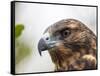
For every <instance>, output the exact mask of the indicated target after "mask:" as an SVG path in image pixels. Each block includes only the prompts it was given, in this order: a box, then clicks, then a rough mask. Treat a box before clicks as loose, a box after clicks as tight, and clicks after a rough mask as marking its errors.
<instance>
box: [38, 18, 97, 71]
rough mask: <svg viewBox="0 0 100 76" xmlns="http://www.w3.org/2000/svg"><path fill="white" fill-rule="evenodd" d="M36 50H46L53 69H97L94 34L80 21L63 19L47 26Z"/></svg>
mask: <svg viewBox="0 0 100 76" xmlns="http://www.w3.org/2000/svg"><path fill="white" fill-rule="evenodd" d="M38 50H39V53H40V55H41V52H42V51H48V52H49V54H50V57H51V59H52V62H53V63H54V64H55V70H54V71H77V70H93V69H97V55H96V54H97V51H96V35H95V34H94V33H93V32H92V31H91V30H90V29H89V28H88V27H87V26H86V25H85V24H84V23H82V22H81V21H79V20H76V19H63V20H60V21H58V22H56V23H54V24H53V25H51V26H49V27H48V28H47V29H46V30H45V32H44V34H43V37H42V38H41V39H40V40H39V43H38Z"/></svg>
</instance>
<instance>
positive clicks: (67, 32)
mask: <svg viewBox="0 0 100 76" xmlns="http://www.w3.org/2000/svg"><path fill="white" fill-rule="evenodd" d="M69 34H70V30H68V29H67V30H64V31H62V36H63V37H67V36H68V35H69Z"/></svg>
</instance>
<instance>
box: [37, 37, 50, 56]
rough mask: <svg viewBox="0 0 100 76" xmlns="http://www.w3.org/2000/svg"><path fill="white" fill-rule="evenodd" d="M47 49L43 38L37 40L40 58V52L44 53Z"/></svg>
mask: <svg viewBox="0 0 100 76" xmlns="http://www.w3.org/2000/svg"><path fill="white" fill-rule="evenodd" d="M47 49H48V48H47V44H46V42H45V41H44V39H43V38H41V39H40V40H39V43H38V51H39V54H40V56H41V55H42V54H41V52H42V51H45V50H47Z"/></svg>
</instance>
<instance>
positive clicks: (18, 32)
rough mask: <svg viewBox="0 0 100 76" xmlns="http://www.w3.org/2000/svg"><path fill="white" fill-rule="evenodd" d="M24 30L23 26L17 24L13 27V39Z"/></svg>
mask: <svg viewBox="0 0 100 76" xmlns="http://www.w3.org/2000/svg"><path fill="white" fill-rule="evenodd" d="M23 30H24V25H23V24H17V25H16V27H15V38H17V37H19V36H20V35H21V33H22V31H23Z"/></svg>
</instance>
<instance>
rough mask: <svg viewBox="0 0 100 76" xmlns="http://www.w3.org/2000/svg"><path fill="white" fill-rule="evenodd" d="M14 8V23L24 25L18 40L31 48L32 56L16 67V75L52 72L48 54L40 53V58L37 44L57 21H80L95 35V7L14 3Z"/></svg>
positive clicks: (52, 66) (52, 65)
mask: <svg viewBox="0 0 100 76" xmlns="http://www.w3.org/2000/svg"><path fill="white" fill-rule="evenodd" d="M15 7H16V8H15V11H16V12H15V23H16V24H19V23H21V24H24V25H25V30H24V32H23V34H22V36H21V37H20V39H21V40H22V41H25V42H27V44H29V45H30V46H32V47H33V53H32V56H30V57H29V58H26V59H24V60H23V61H22V62H21V63H20V64H19V65H17V67H16V72H17V73H32V72H48V71H53V70H54V64H53V63H52V61H51V58H50V56H49V54H48V52H47V51H46V52H42V57H40V55H39V53H38V49H37V44H38V41H39V39H40V38H41V36H42V34H43V32H44V30H45V29H46V28H47V27H48V26H50V25H51V24H53V23H55V22H57V21H59V20H62V19H67V18H74V19H77V20H80V21H81V22H83V23H84V24H86V25H87V26H88V27H89V28H90V29H91V30H93V32H94V33H95V34H96V8H95V7H83V6H68V5H49V4H45V5H44V4H33V3H16V6H15Z"/></svg>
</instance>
